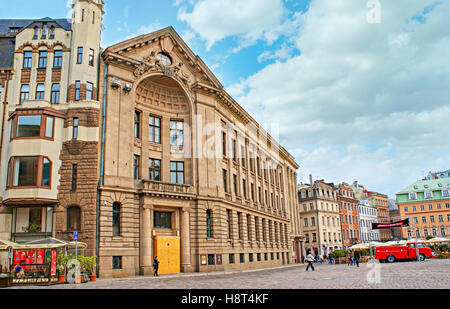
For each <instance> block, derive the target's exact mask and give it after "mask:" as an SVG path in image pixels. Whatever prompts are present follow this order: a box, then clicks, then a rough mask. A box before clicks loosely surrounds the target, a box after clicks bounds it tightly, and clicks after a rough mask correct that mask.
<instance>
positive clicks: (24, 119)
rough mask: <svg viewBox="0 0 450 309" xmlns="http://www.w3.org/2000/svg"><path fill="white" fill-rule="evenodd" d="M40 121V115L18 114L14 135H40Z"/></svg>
mask: <svg viewBox="0 0 450 309" xmlns="http://www.w3.org/2000/svg"><path fill="white" fill-rule="evenodd" d="M41 121H42V117H41V116H40V115H36V116H18V117H17V131H16V137H40V136H41Z"/></svg>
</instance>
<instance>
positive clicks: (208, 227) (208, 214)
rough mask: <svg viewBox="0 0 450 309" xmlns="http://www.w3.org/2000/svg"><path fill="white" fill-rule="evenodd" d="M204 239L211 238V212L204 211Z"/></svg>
mask: <svg viewBox="0 0 450 309" xmlns="http://www.w3.org/2000/svg"><path fill="white" fill-rule="evenodd" d="M206 237H208V238H211V237H212V221H211V210H210V209H208V210H207V211H206Z"/></svg>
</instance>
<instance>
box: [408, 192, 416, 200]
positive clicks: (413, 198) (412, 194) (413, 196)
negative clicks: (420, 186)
mask: <svg viewBox="0 0 450 309" xmlns="http://www.w3.org/2000/svg"><path fill="white" fill-rule="evenodd" d="M409 199H410V200H417V193H416V192H409Z"/></svg>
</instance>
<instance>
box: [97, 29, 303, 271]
mask: <svg viewBox="0 0 450 309" xmlns="http://www.w3.org/2000/svg"><path fill="white" fill-rule="evenodd" d="M102 56H103V59H104V66H103V68H102V71H103V72H102V75H104V76H105V77H106V79H105V82H104V88H102V93H103V95H104V100H105V102H106V104H105V111H104V112H105V113H104V118H105V122H104V124H105V128H106V129H105V132H106V133H105V142H104V144H103V145H102V153H104V161H103V163H102V171H101V175H102V176H101V185H100V188H99V191H100V201H101V203H100V236H99V238H100V239H99V241H100V245H99V257H100V275H106V276H122V275H134V274H138V273H142V274H149V273H151V272H152V263H153V259H152V257H153V256H155V255H158V256H159V258H160V260H161V265H162V271H163V273H164V272H166V273H167V272H176V271H179V270H181V271H182V272H192V271H197V272H203V271H213V270H227V269H242V268H251V267H261V266H265V265H281V264H287V263H292V262H293V261H294V258H293V255H294V251H293V245H292V244H293V242H295V239H294V238H293V237H291V234H292V231H291V227H290V221H291V220H290V214H291V212H292V210H291V209H290V208H291V207H292V206H293V205H294V204H293V203H292V201H293V199H295V184H296V172H295V171H296V170H297V168H298V166H297V164H296V163H295V162H294V160H293V158H292V156H291V155H289V154H288V153H287V152H286V151H285V150H284V149H283V148H282V147H280V146H279V145H278V143H277V142H276V141H275V140H274V139H273V138H272V137H271V136H269V135H268V134H267V132H265V131H264V130H263V129H262V128H261V127H260V126H259V125H258V124H257V123H256V122H255V121H254V120H253V119H252V118H251V116H250V115H248V114H247V113H246V112H245V111H244V110H243V109H242V108H241V107H240V106H239V105H238V104H237V103H236V102H235V101H234V100H233V99H232V98H231V97H230V96H229V95H228V94H227V93H226V92H225V91H224V90H223V87H222V85H221V84H220V82H219V81H218V80H217V79H216V78H215V76H214V75H213V74H212V73H211V71H210V70H209V69H208V68H207V67H206V66H205V64H204V63H203V62H202V61H201V59H200V58H198V57H197V56H195V55H194V54H193V53H192V51H191V50H190V49H189V47H188V46H186V44H185V43H184V42H183V41H182V39H181V38H180V37H179V36H178V34H177V33H176V32H175V31H174V30H173V28H170V27H169V28H166V29H162V30H160V31H157V32H154V33H151V34H148V35H144V36H140V37H137V38H134V39H130V40H128V41H125V42H122V43H119V44H116V45H114V46H111V47H109V48H107V49H106V50H105V51H104V53H103V55H102ZM114 205H116V210H117V211H118V212H117V216H119V218H120V219H119V220H120V224H121V227H120V232H118V231H117V228H116V229H115V228H114V220H113V218H114ZM119 209H120V210H119ZM116 224H117V221H116ZM160 243H163V244H167V245H170V246H172V247H173V248H174V250H175V251H174V252H176V250H180V257H181V260H180V262H179V264H180V265H179V266H180V267H179V270H177V269H178V268H176V269H175V270H174V269H172V268H171V267H169V265H171V263H172V264H173V263H178V262H173V261H171V260H170V258H171V257H170V255H167V254H163V253H158V252H164V251H161V250H160V249H159V248H160ZM111 265H112V266H113V267H111ZM177 266H178V265H177Z"/></svg>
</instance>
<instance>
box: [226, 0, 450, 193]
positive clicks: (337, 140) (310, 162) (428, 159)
mask: <svg viewBox="0 0 450 309" xmlns="http://www.w3.org/2000/svg"><path fill="white" fill-rule="evenodd" d="M366 2H367V1H363V0H353V1H349V0H334V1H327V0H313V1H312V2H311V5H310V8H309V10H308V11H307V12H306V13H304V14H297V15H296V18H292V19H291V20H290V24H291V26H290V27H286V29H291V30H292V29H296V31H291V32H290V33H291V35H292V37H291V40H290V42H293V44H295V47H296V48H297V49H298V50H300V52H301V53H300V55H297V56H293V57H292V56H290V58H288V59H287V60H286V61H283V62H275V63H271V64H269V65H268V66H266V67H265V68H264V69H262V70H261V71H259V72H257V73H256V74H254V75H253V76H250V77H248V78H246V79H244V80H242V81H241V82H240V83H239V84H235V85H232V86H231V87H230V91H233V92H234V94H235V95H237V96H235V99H236V100H237V101H238V102H239V103H240V104H241V105H243V107H244V108H246V109H247V110H248V111H249V112H250V114H251V115H254V116H255V118H256V119H257V120H258V121H259V122H261V123H267V122H269V121H278V122H279V123H282V124H283V125H282V126H280V129H281V132H280V134H281V141H280V142H281V144H282V145H284V146H286V148H287V149H288V150H290V151H291V153H292V154H293V155H295V157H296V159H297V161H298V162H299V163H300V165H301V170H300V173H304V174H309V173H312V174H314V175H316V176H318V177H320V178H325V179H326V180H330V181H347V182H350V181H353V180H360V182H361V183H364V182H365V183H366V184H368V185H371V186H372V187H371V188H372V189H373V190H378V191H382V190H385V192H386V193H389V194H390V195H391V196H392V194H393V193H395V192H398V191H400V190H401V189H403V187H404V186H406V185H408V184H409V183H411V182H413V181H415V180H416V178H421V177H422V176H423V175H421V173H422V172H423V171H425V172H428V170H432V169H439V168H443V167H445V168H450V166H445V164H448V162H450V160H449V159H450V155H449V154H450V143H448V142H447V140H448V132H450V122H449V121H448V115H449V113H450V91H449V90H448V89H449V88H448V85H450V62H449V61H448V55H449V54H450V37H449V36H448V29H450V22H449V19H448V12H449V9H450V4H449V2H448V1H441V2H439V4H438V5H437V6H435V7H433V9H432V10H426V11H425V13H424V8H425V7H427V6H429V5H430V4H433V3H435V1H433V0H429V1H427V0H418V1H414V2H412V1H400V0H399V1H382V2H380V3H381V11H380V12H381V23H373V24H371V23H369V22H367V19H366V16H367V13H368V11H369V9H368V8H367V7H366ZM418 15H421V16H422V17H423V19H422V20H420V21H419V20H417V18H416V19H414V18H412V17H413V16H418ZM423 20H426V21H425V22H424V21H423ZM284 24H286V23H284ZM281 25H283V24H281ZM280 27H281V26H280ZM280 29H281V28H280ZM280 32H281V31H280ZM275 37H276V34H275ZM289 54H290V55H292V53H289ZM275 57H276V54H275V53H268V52H266V53H263V54H261V55H260V59H259V60H260V61H264V60H267V59H272V58H273V59H275ZM286 57H287V55H286ZM355 145H359V148H358V147H356V146H355ZM303 176H305V175H303ZM327 178H328V179H327ZM305 179H306V178H305V177H304V180H305ZM392 197H393V196H392Z"/></svg>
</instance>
